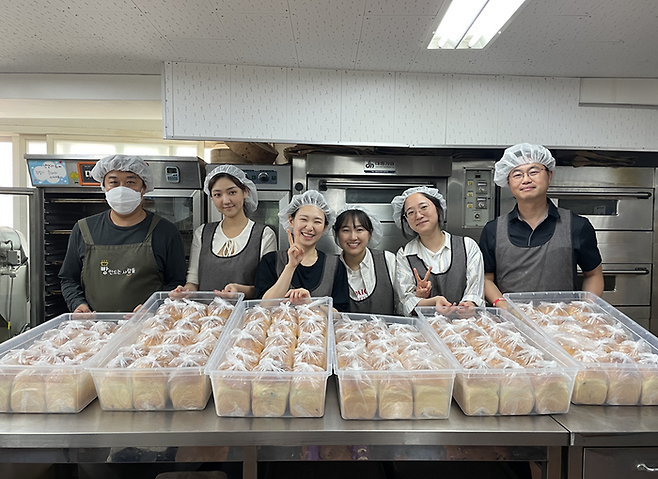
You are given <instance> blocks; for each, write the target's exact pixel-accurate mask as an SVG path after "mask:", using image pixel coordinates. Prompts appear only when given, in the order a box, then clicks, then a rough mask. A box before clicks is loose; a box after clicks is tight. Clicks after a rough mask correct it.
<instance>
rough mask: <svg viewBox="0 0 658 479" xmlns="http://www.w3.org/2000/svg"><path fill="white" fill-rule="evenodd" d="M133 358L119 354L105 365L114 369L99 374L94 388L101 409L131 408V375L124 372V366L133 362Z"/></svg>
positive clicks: (126, 366)
mask: <svg viewBox="0 0 658 479" xmlns="http://www.w3.org/2000/svg"><path fill="white" fill-rule="evenodd" d="M135 359H136V358H134V357H133V356H132V355H129V354H126V355H124V354H119V355H117V356H116V357H115V358H114V359H112V360H111V361H110V362H109V363H108V364H107V367H108V368H110V369H113V370H114V371H111V372H108V373H107V374H104V375H102V376H100V379H99V381H98V382H99V384H98V386H97V388H96V391H97V393H98V400H99V401H100V402H101V405H102V406H103V409H118V410H127V409H132V408H133V384H132V383H133V382H132V375H131V374H130V373H129V372H126V368H128V366H130V365H131V364H132V363H133V362H135Z"/></svg>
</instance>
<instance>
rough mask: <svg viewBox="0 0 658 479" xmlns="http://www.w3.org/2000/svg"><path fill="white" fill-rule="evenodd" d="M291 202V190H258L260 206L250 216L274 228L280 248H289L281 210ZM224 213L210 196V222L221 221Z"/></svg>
mask: <svg viewBox="0 0 658 479" xmlns="http://www.w3.org/2000/svg"><path fill="white" fill-rule="evenodd" d="M288 203H290V192H289V191H271V190H258V208H257V209H256V211H254V212H253V213H252V214H251V215H250V218H251V219H252V220H253V221H255V222H256V223H262V224H265V225H267V226H269V227H270V228H272V229H273V230H274V232H275V233H276V236H277V245H278V248H279V249H280V250H287V249H288V235H287V234H286V230H285V229H284V228H283V227H282V226H281V225H280V224H279V211H280V210H281V209H283V208H284V207H285V206H287V205H288ZM221 219H222V214H221V213H220V212H219V211H217V208H215V205H214V204H213V202H212V198H211V197H208V222H209V223H210V222H212V221H221Z"/></svg>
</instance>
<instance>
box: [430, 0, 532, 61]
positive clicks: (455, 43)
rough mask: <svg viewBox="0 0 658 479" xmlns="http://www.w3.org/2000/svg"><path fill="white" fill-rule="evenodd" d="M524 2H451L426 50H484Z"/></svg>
mask: <svg viewBox="0 0 658 479" xmlns="http://www.w3.org/2000/svg"><path fill="white" fill-rule="evenodd" d="M525 1H526V0H452V1H451V2H450V5H449V6H448V8H447V9H446V10H445V14H444V15H443V18H442V19H441V22H440V23H439V26H438V27H437V29H436V31H435V32H434V35H433V36H432V40H430V44H429V45H428V46H427V48H428V49H430V50H436V49H445V50H455V49H456V50H461V49H469V48H470V49H481V48H484V47H485V46H486V45H487V44H489V43H490V42H491V40H493V39H494V38H495V37H496V35H497V34H499V33H501V32H502V30H503V29H504V28H505V27H506V26H507V25H508V24H509V23H510V22H511V20H512V17H513V16H514V14H515V13H516V12H517V11H518V10H519V8H520V7H521V5H523V3H525Z"/></svg>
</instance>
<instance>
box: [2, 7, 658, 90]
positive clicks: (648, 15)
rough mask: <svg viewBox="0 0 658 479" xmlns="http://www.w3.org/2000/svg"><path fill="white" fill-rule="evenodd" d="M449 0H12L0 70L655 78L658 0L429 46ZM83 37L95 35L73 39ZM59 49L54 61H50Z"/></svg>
mask: <svg viewBox="0 0 658 479" xmlns="http://www.w3.org/2000/svg"><path fill="white" fill-rule="evenodd" d="M444 2H445V0H354V1H350V0H322V1H318V0H186V1H184V2H183V1H177V0H16V1H14V2H8V1H6V2H3V9H2V14H1V18H2V20H1V23H2V28H1V29H0V71H3V72H6V71H20V72H44V71H52V72H60V71H62V72H64V71H65V72H78V73H105V72H113V73H134V72H135V71H136V70H137V71H139V72H141V73H154V72H155V73H157V72H159V71H160V66H158V65H159V64H161V63H162V62H163V61H167V60H172V61H188V62H214V61H219V62H235V63H236V64H247V65H253V66H281V67H304V68H321V69H339V70H354V69H356V70H375V71H400V72H405V71H406V72H427V73H472V74H514V75H523V76H548V75H550V76H566V77H581V76H584V77H637V78H657V77H658V55H656V54H655V41H656V38H658V0H624V1H621V0H527V5H526V6H524V7H523V8H522V9H521V11H520V12H519V13H518V15H517V16H516V17H515V19H514V20H513V22H512V23H511V24H510V26H509V27H508V28H507V29H506V30H505V31H504V32H503V33H502V35H500V37H499V38H497V39H496V40H495V41H494V42H493V43H492V44H491V45H489V47H487V48H486V49H485V50H482V51H439V50H427V49H426V43H427V41H428V34H429V32H430V31H431V29H432V27H434V26H435V23H436V15H437V13H438V12H439V11H440V10H441V8H442V7H443V4H444ZM74 38H77V39H90V40H89V41H87V42H86V44H85V42H84V41H73V40H66V41H64V39H74ZM93 38H99V39H101V40H102V41H93V40H91V39H93ZM56 40H57V41H56ZM182 40H197V41H196V42H194V41H182ZM216 40H226V41H228V42H229V44H228V45H229V46H230V49H232V51H231V52H230V55H229V52H228V50H229V47H227V44H226V43H224V42H217V41H216ZM108 48H110V49H111V52H110V53H109V54H108V52H107V49H108ZM216 49H219V50H220V51H219V52H216V51H215V50H216ZM52 55H56V57H57V60H53V59H49V57H50V56H52ZM74 57H79V58H74ZM44 59H45V62H44ZM62 60H64V61H63V62H62ZM99 65H101V66H100V67H99Z"/></svg>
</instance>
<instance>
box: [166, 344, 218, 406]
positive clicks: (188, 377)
mask: <svg viewBox="0 0 658 479" xmlns="http://www.w3.org/2000/svg"><path fill="white" fill-rule="evenodd" d="M207 360H208V357H207V356H205V355H200V354H185V355H182V356H178V357H176V358H174V359H173V360H172V361H171V362H170V363H169V367H171V368H179V369H180V371H174V372H172V373H171V375H170V376H169V388H168V389H169V398H170V399H171V403H172V405H173V407H174V409H181V410H186V409H203V408H204V407H206V403H207V402H208V397H209V396H210V379H209V378H208V377H207V376H206V375H205V374H204V373H203V371H202V370H201V369H196V370H195V372H194V373H190V372H189V371H186V370H185V369H186V368H201V367H202V366H205V365H206V361H207Z"/></svg>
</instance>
